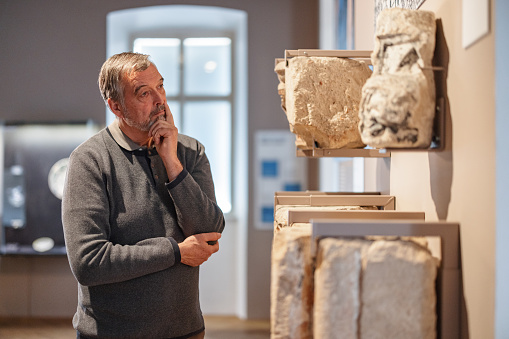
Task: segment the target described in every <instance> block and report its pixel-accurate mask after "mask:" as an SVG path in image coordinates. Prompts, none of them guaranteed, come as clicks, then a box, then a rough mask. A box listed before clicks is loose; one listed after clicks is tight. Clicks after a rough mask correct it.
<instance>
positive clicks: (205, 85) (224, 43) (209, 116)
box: [133, 37, 233, 213]
mask: <svg viewBox="0 0 509 339" xmlns="http://www.w3.org/2000/svg"><path fill="white" fill-rule="evenodd" d="M133 51H134V52H139V53H144V54H149V55H150V56H151V60H152V61H153V62H154V63H155V64H156V65H157V67H158V69H159V72H160V73H161V75H162V76H163V78H164V82H165V88H166V95H167V100H168V105H169V106H170V109H171V111H172V113H173V116H174V120H175V125H176V126H177V128H178V129H179V131H180V132H181V133H183V134H186V135H189V136H191V137H194V138H196V139H198V140H199V141H200V142H201V143H203V144H204V145H205V149H206V152H207V156H208V157H209V159H210V163H211V171H212V176H213V178H214V184H215V188H216V198H217V201H218V204H219V206H220V207H221V209H222V210H223V212H225V213H228V212H230V211H231V209H232V204H231V178H232V175H231V174H232V173H231V163H232V149H231V148H232V123H231V122H232V107H233V102H232V98H233V96H232V41H231V39H230V38H228V37H206V38H203V37H200V38H198V37H187V38H183V37H179V38H173V37H172V38H137V39H135V40H134V42H133Z"/></svg>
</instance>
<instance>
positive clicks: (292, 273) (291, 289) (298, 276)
mask: <svg viewBox="0 0 509 339" xmlns="http://www.w3.org/2000/svg"><path fill="white" fill-rule="evenodd" d="M310 245H311V225H310V224H299V225H298V226H297V225H296V226H295V227H287V228H283V229H281V230H279V231H277V232H275V233H274V240H273V246H272V263H271V289H270V291H271V292H270V294H271V302H270V319H271V338H272V339H304V338H311V337H312V334H311V333H312V324H311V322H312V309H313V262H312V257H311V246H310Z"/></svg>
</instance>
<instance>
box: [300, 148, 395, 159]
mask: <svg viewBox="0 0 509 339" xmlns="http://www.w3.org/2000/svg"><path fill="white" fill-rule="evenodd" d="M296 149H297V156H298V157H308V158H324V157H333V158H388V157H390V156H391V152H390V151H388V150H386V149H375V148H309V149H301V148H299V147H297V148H296Z"/></svg>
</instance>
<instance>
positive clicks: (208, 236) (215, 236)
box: [196, 232, 221, 242]
mask: <svg viewBox="0 0 509 339" xmlns="http://www.w3.org/2000/svg"><path fill="white" fill-rule="evenodd" d="M196 237H197V238H198V239H199V240H201V241H207V242H209V241H218V240H219V239H221V233H217V232H210V233H199V234H196Z"/></svg>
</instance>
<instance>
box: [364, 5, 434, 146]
mask: <svg viewBox="0 0 509 339" xmlns="http://www.w3.org/2000/svg"><path fill="white" fill-rule="evenodd" d="M435 32H436V23H435V15H434V13H433V12H428V11H422V10H419V11H416V10H409V9H402V8H390V9H385V10H383V11H382V12H381V13H380V15H379V16H378V20H377V28H376V39H375V48H374V50H373V53H372V54H371V61H372V63H373V74H372V75H371V77H370V78H369V79H368V81H366V83H365V85H364V86H363V89H362V100H361V103H360V110H359V118H360V122H359V131H360V134H361V136H362V141H363V142H364V143H365V144H367V145H369V146H373V147H378V148H384V147H392V148H402V147H404V148H408V147H409V148H423V147H424V148H425V147H428V146H429V145H430V143H431V137H432V129H433V118H434V115H435V106H436V105H435V96H436V94H435V82H434V76H433V70H431V67H432V59H433V54H434V50H435Z"/></svg>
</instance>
